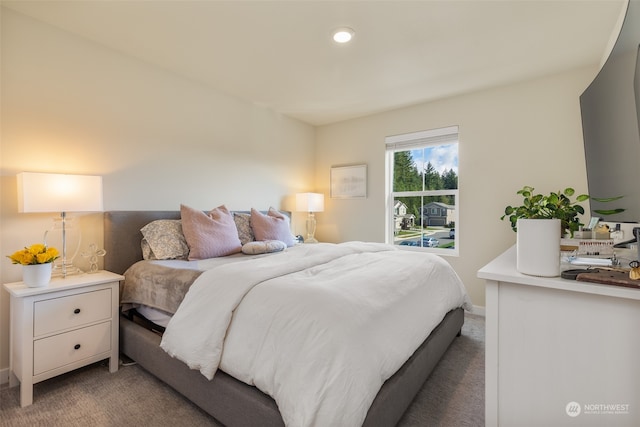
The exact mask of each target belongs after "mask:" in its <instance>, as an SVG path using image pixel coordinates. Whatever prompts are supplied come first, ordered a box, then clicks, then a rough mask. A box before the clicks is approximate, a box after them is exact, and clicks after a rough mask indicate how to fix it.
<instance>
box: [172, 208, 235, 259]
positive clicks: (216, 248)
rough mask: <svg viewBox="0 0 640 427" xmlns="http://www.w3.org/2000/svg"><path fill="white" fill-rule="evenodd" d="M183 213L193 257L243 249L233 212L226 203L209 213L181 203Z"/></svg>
mask: <svg viewBox="0 0 640 427" xmlns="http://www.w3.org/2000/svg"><path fill="white" fill-rule="evenodd" d="M180 216H181V218H182V231H183V232H184V237H185V238H186V240H187V245H189V260H196V259H207V258H216V257H220V256H226V255H231V254H235V253H238V252H240V251H241V250H242V244H241V243H240V238H239V237H238V229H237V228H236V224H235V222H234V221H233V215H231V213H230V212H229V210H228V209H227V208H226V207H225V206H224V205H222V206H219V207H217V208H215V209H213V210H212V211H211V212H209V215H207V214H205V213H204V212H202V211H199V210H197V209H193V208H190V207H188V206H185V205H180Z"/></svg>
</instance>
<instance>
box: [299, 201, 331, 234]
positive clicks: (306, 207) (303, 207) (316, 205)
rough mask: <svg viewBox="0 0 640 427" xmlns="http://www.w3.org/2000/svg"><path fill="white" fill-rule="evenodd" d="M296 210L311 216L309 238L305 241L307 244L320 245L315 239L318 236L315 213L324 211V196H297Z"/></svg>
mask: <svg viewBox="0 0 640 427" xmlns="http://www.w3.org/2000/svg"><path fill="white" fill-rule="evenodd" d="M296 210H297V211H298V212H309V216H308V217H307V238H306V239H305V243H318V241H317V240H316V238H315V237H314V235H315V234H316V217H315V214H314V213H315V212H322V211H324V194H319V193H298V194H296Z"/></svg>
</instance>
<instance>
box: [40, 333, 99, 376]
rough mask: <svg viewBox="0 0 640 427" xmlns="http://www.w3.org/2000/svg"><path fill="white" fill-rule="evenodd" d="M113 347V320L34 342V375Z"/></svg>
mask: <svg viewBox="0 0 640 427" xmlns="http://www.w3.org/2000/svg"><path fill="white" fill-rule="evenodd" d="M110 349H111V321H108V322H104V323H100V324H97V325H93V326H89V327H87V328H82V329H78V330H75V331H71V332H67V333H64V334H60V335H54V336H52V337H48V338H43V339H40V340H36V341H34V343H33V375H39V374H41V373H43V372H46V371H49V370H52V369H56V368H59V367H61V366H64V365H68V364H70V363H73V362H77V361H78V360H82V359H86V358H88V357H91V356H95V355H97V354H100V353H104V352H108V351H109V350H110Z"/></svg>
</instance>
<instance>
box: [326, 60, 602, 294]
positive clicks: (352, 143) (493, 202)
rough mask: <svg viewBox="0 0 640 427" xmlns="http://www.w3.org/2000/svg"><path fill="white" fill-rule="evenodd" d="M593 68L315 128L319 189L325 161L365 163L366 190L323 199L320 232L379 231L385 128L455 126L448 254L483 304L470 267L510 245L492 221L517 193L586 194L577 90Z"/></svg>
mask: <svg viewBox="0 0 640 427" xmlns="http://www.w3.org/2000/svg"><path fill="white" fill-rule="evenodd" d="M594 75H595V70H579V71H573V72H567V73H565V74H561V75H556V76H551V77H547V78H542V79H538V80H534V81H529V82H526V83H520V84H513V85H509V86H504V87H500V88H497V89H490V90H485V91H481V92H476V93H472V94H468V95H464V96H458V97H455V98H450V99H446V100H443V101H438V102H432V103H427V104H422V105H417V106H414V107H410V108H405V109H402V110H397V111H392V112H388V113H383V114H378V115H374V116H369V117H364V118H361V119H357V120H350V121H346V122H342V123H338V124H334V125H330V126H323V127H320V128H319V129H318V133H317V148H316V150H317V153H318V155H317V157H316V188H317V189H318V190H319V191H324V192H325V194H327V195H328V194H329V177H330V168H331V166H335V165H343V164H359V163H366V164H367V165H368V195H369V196H368V198H366V199H353V200H342V199H330V198H327V199H326V202H325V212H323V213H320V214H318V232H317V235H318V237H319V239H321V240H325V241H332V242H337V241H344V240H371V241H379V242H383V241H384V238H385V234H384V226H385V222H384V221H385V212H384V209H385V181H384V174H385V172H384V168H385V163H384V162H385V146H384V140H385V136H388V135H397V134H402V133H408V132H415V131H421V130H428V129H434V128H440V127H445V126H451V125H458V126H460V144H459V157H460V159H459V169H460V170H459V187H460V220H459V224H457V226H456V228H457V230H456V231H457V232H458V235H459V238H460V256H459V257H445V259H447V260H448V261H449V262H450V263H451V264H452V265H453V266H454V267H455V269H456V271H457V272H458V274H459V275H460V276H461V278H462V280H463V281H464V283H465V285H466V286H467V289H468V291H469V294H470V296H471V298H472V300H473V303H474V304H475V305H477V306H484V305H485V304H484V296H485V292H484V282H483V281H481V280H479V279H477V278H476V272H477V270H478V269H479V268H480V267H482V266H483V265H484V264H486V263H487V262H488V261H490V260H491V259H492V258H494V257H495V256H497V255H498V254H500V253H502V252H503V251H504V250H506V249H507V248H508V247H510V246H511V245H513V244H514V243H515V233H513V231H511V229H510V228H509V225H508V224H507V223H506V222H502V221H500V220H499V218H500V216H501V215H502V213H503V211H504V207H505V206H506V205H508V204H511V203H515V202H517V201H518V198H517V197H516V194H515V192H516V191H517V190H519V189H520V188H522V186H524V185H531V186H533V187H535V188H536V189H537V190H541V191H544V192H547V191H551V190H557V189H560V188H564V187H566V186H573V187H574V188H575V189H576V190H577V191H580V192H586V189H587V182H586V170H585V161H584V151H583V142H582V125H581V118H580V107H579V95H580V94H581V93H582V91H583V90H584V88H586V86H587V85H588V84H589V83H590V82H591V80H592V79H593V77H594Z"/></svg>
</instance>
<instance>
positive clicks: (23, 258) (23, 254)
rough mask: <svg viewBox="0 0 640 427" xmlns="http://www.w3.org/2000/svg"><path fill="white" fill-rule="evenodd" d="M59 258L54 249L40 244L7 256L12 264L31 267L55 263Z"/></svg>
mask: <svg viewBox="0 0 640 427" xmlns="http://www.w3.org/2000/svg"><path fill="white" fill-rule="evenodd" d="M59 256H60V253H59V252H58V250H57V249H56V248H50V247H47V246H46V245H43V244H41V243H36V244H34V245H31V246H29V247H28V248H24V249H22V250H19V251H17V252H16V253H14V254H13V255H10V256H8V257H7V258H9V259H10V260H11V262H12V263H13V264H21V265H33V264H47V263H50V262H53V261H55V260H56V259H57V258H58V257H59Z"/></svg>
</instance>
